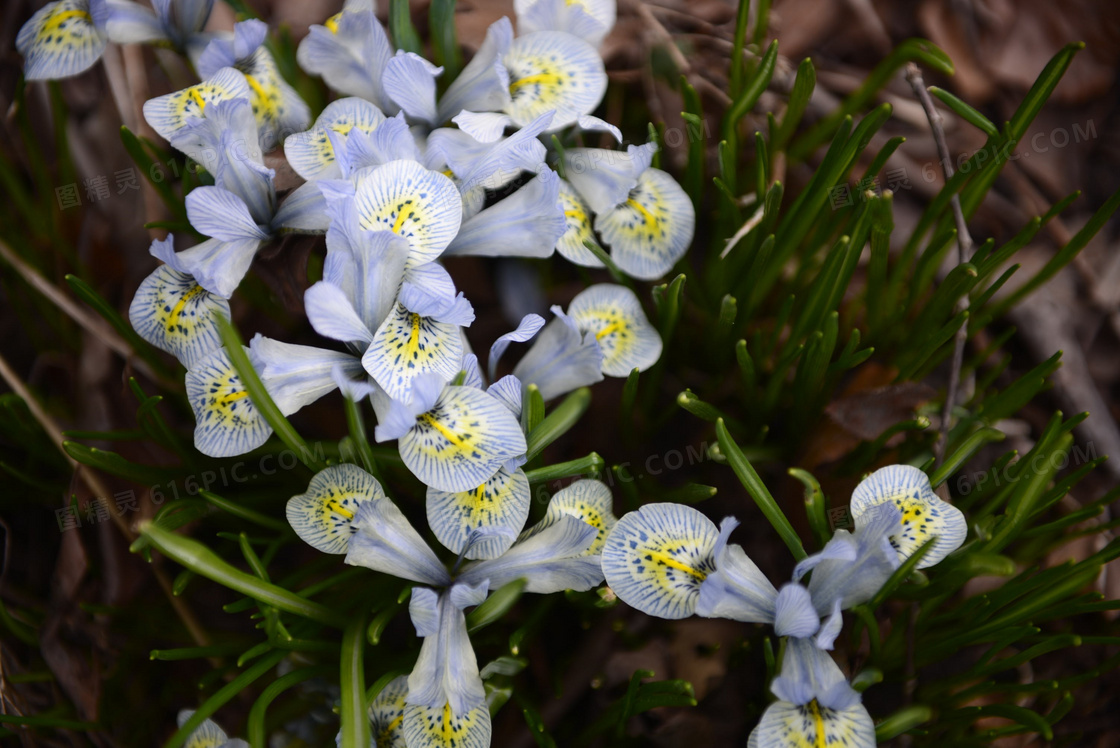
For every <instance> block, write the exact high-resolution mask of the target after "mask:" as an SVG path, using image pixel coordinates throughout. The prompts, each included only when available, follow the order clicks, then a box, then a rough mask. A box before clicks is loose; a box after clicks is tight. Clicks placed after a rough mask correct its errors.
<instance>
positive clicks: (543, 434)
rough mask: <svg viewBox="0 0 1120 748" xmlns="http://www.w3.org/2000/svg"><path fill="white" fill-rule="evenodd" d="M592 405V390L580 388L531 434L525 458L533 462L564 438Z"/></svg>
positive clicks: (565, 399)
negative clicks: (550, 446) (551, 445)
mask: <svg viewBox="0 0 1120 748" xmlns="http://www.w3.org/2000/svg"><path fill="white" fill-rule="evenodd" d="M590 405H591V390H589V389H588V388H587V387H580V388H579V389H578V390H576V391H575V392H573V393H572V394H570V395H568V396H567V397H566V398H564V401H563V402H562V403H560V404H559V405H557V406H556V407H555V408H553V409H552V412H551V413H549V414H548V415H547V416H545V418H544V420H543V421H541V423H540V425H539V426H537V428H535V429H533V432H532V433H531V434H529V439H528V442H529V445H528V446H529V448H528V451H526V453H525V457H526V458H527V459H529V460H532V459H533V458H534V457H536V456H537V455H539V454H540V453H541V452H542V451H543V450H544V448H545V447H547V446H548V445H549V444H552V442H554V441H556V440H557V439H559V438H560V437H561V436H563V435H564V434H565V433H566V432H567V431H568V429H570V428H571V427H572V426H574V425H575V424H576V421H578V420H579V419H580V418H581V417H582V416H583V414H584V413H585V412H586V411H587V409H588V407H590Z"/></svg>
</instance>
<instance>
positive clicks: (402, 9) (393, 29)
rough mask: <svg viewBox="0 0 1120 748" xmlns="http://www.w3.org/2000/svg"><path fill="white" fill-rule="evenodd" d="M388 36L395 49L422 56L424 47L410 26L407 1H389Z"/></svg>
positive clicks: (413, 27) (410, 19) (410, 17)
mask: <svg viewBox="0 0 1120 748" xmlns="http://www.w3.org/2000/svg"><path fill="white" fill-rule="evenodd" d="M389 35H390V36H391V37H392V38H393V44H394V45H395V46H396V48H397V49H400V50H404V51H405V52H414V53H416V54H418V55H419V54H423V52H424V46H423V45H422V44H421V43H420V37H419V35H417V33H416V27H415V26H413V25H412V16H411V15H410V13H409V9H408V0H389Z"/></svg>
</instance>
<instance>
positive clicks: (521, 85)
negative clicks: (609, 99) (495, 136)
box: [502, 31, 607, 130]
mask: <svg viewBox="0 0 1120 748" xmlns="http://www.w3.org/2000/svg"><path fill="white" fill-rule="evenodd" d="M502 63H503V64H504V65H505V67H506V70H507V71H508V73H509V93H510V102H509V103H508V104H507V105H506V107H505V112H506V114H508V115H509V116H510V119H512V120H513V121H514V122H515V123H516V124H518V125H521V126H524V125H527V124H529V123H530V122H532V121H533V120H535V119H536V118H537V117H539V116H541V115H542V114H544V113H545V112H547V111H550V110H552V111H555V113H556V114H555V117H554V118H553V120H552V122H551V123H550V125H549V127H550V128H551V129H553V130H555V129H559V128H561V127H564V126H566V125H570V124H572V123H573V122H575V121H576V119H577V118H578V117H579V116H580V115H581V114H590V113H591V112H592V111H594V109H595V107H597V106H598V105H599V101H600V100H601V99H602V98H603V93H604V92H605V91H606V86H607V76H606V72H605V71H604V69H603V60H602V58H601V57H599V53H598V52H596V51H595V48H594V47H592V46H591V45H590V44H588V43H587V42H585V41H584V40H582V39H580V38H579V37H576V36H573V35H572V34H567V33H564V32H559V31H538V32H534V33H530V34H525V35H524V36H520V37H518V38H517V39H515V40H514V42H513V44H512V45H511V47H510V50H509V52H508V53H507V54H506V55H505V56H504V57H503V58H502Z"/></svg>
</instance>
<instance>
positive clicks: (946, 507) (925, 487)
mask: <svg viewBox="0 0 1120 748" xmlns="http://www.w3.org/2000/svg"><path fill="white" fill-rule="evenodd" d="M887 502H893V503H894V505H895V506H897V507H898V510H899V512H901V513H902V528H901V529H900V530H899V531H897V532H895V533H893V534H892V535H891V545H892V546H894V549H895V550H896V551H898V560H899V561H905V560H906V559H908V558H909V557H910V556H911V555H912V554H913V553H914V551H916V550H918V548H920V547H921V546H922V544H923V543H925V542H926V541H927V540H929V539H930V538H931V537H933V536H935V535H936V536H937V541H936V542H935V543H934V544H933V547H932V548H930V550H929V551H928V552H927V553H926V555H925V556H923V557H922V560H921V561H920V562H919V563H918V568H919V569H925V568H927V567H930V566H933V565H934V564H936V563H938V562H940V561H941V560H942V559H943V558H945V557H946V556H948V555H949V554H950V553H952V552H953V551H955V550H956V549H957V548H959V547H960V546H961V543H963V542H964V538H965V535H967V534H968V524H967V523H966V522H965V519H964V514H963V513H962V512H961V510H960V509H957V508H956V507H955V506H953V505H952V504H949V503H947V502H945V501H942V500H941V499H940V498H939V497H938V496H937V494H935V493H934V492H933V487H932V486H931V485H930V482H929V476H927V475H926V474H925V473H924V472H923V471H922V470H920V469H918V468H916V467H913V466H910V465H888V466H887V467H884V468H880V469H878V470H876V471H875V472H874V473H872V474H871V475H869V476H867V477H866V478H864V479H863V480H862V481H860V484H859V485H858V486H856V490H855V491H854V492H853V493H852V506H851V509H852V517H853V518H854V519H855V522H856V526H857V527H859V526H860V525H862V524H863V523H864V522H865V521H866V518H867V516H868V513H869V510H870V509H871V507H874V506H878V505H879V504H885V503H887Z"/></svg>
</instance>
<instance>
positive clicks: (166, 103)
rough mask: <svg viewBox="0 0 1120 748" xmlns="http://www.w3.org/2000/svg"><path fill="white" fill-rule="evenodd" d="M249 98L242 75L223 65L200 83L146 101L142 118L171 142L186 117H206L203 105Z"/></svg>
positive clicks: (183, 124)
mask: <svg viewBox="0 0 1120 748" xmlns="http://www.w3.org/2000/svg"><path fill="white" fill-rule="evenodd" d="M248 98H249V84H248V83H247V82H246V81H245V76H244V75H242V74H241V73H240V72H239V71H237V70H235V69H233V68H222V69H221V70H219V71H218V72H217V73H215V74H214V75H213V77H211V78H207V79H206V80H204V81H203V82H202V83H199V84H197V85H194V86H190V87H188V88H184V89H183V90H182V91H175V92H174V93H169V94H165V95H163V96H157V97H156V98H154V99H149V100H148V101H145V102H144V119H145V120H147V121H148V124H149V125H151V126H152V129H153V130H155V131H156V132H158V133H159V134H160V136H161V137H162V138H163V139H164V140H167V141H169V142H170V141H171V138H172V137H174V135H175V133H177V132H178V131H179V130H181V129H182V128H183V127H184V126H185V125H186V124H187V121H188V119H189V118H191V117H204V116H206V115H205V112H206V107H207V106H209V105H210V104H213V103H214V102H217V101H228V100H231V99H248ZM254 145H255V144H254Z"/></svg>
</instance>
